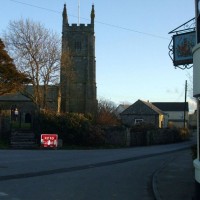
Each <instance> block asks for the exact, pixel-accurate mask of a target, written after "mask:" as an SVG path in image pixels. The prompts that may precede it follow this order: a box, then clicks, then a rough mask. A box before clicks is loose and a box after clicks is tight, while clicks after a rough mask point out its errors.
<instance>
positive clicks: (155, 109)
mask: <svg viewBox="0 0 200 200" xmlns="http://www.w3.org/2000/svg"><path fill="white" fill-rule="evenodd" d="M142 102H143V103H144V104H146V105H147V106H148V107H149V108H151V109H152V110H154V111H155V112H157V113H158V114H164V113H163V110H161V109H159V108H158V107H157V106H155V105H153V104H152V103H150V102H149V101H142Z"/></svg>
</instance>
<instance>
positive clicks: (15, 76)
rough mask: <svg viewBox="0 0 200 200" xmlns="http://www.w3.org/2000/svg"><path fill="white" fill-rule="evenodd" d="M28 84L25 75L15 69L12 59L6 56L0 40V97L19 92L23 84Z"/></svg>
mask: <svg viewBox="0 0 200 200" xmlns="http://www.w3.org/2000/svg"><path fill="white" fill-rule="evenodd" d="M29 82H30V80H29V79H28V77H27V76H26V75H25V73H22V72H20V71H18V70H17V69H16V67H15V65H14V63H13V59H12V58H11V57H10V56H9V55H8V53H7V51H6V50H5V45H4V43H3V41H2V40H1V39H0V95H3V94H7V93H13V92H17V91H20V90H21V89H22V88H23V84H25V83H29Z"/></svg>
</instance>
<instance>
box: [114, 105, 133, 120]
mask: <svg viewBox="0 0 200 200" xmlns="http://www.w3.org/2000/svg"><path fill="white" fill-rule="evenodd" d="M129 106H130V104H119V105H118V106H117V108H116V109H115V111H114V113H115V115H116V116H117V117H118V118H120V113H122V112H123V111H124V110H125V109H127V108H128V107H129Z"/></svg>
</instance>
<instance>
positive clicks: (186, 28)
mask: <svg viewBox="0 0 200 200" xmlns="http://www.w3.org/2000/svg"><path fill="white" fill-rule="evenodd" d="M195 29H196V23H195V18H192V19H190V20H189V21H187V22H185V23H184V24H182V25H180V26H179V27H177V28H175V29H174V30H172V31H170V32H169V34H174V35H179V34H185V33H189V32H192V31H195ZM174 35H173V36H174ZM173 36H172V39H171V41H170V43H169V45H168V49H169V53H168V54H169V57H170V58H171V60H172V62H173V63H174V46H173ZM191 67H193V64H183V65H176V66H175V68H180V69H190V68H191Z"/></svg>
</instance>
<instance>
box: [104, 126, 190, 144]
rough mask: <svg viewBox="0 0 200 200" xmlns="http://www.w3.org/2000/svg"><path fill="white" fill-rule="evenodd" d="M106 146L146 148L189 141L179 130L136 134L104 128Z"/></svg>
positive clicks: (124, 128) (126, 129) (119, 129)
mask: <svg viewBox="0 0 200 200" xmlns="http://www.w3.org/2000/svg"><path fill="white" fill-rule="evenodd" d="M104 131H105V137H106V144H108V145H118V146H145V145H157V144H170V143H176V142H181V141H183V140H188V139H189V135H188V134H185V133H184V135H183V134H182V133H181V131H179V130H178V129H169V128H166V129H156V130H151V131H144V132H134V131H131V129H130V128H126V127H107V128H104Z"/></svg>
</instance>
